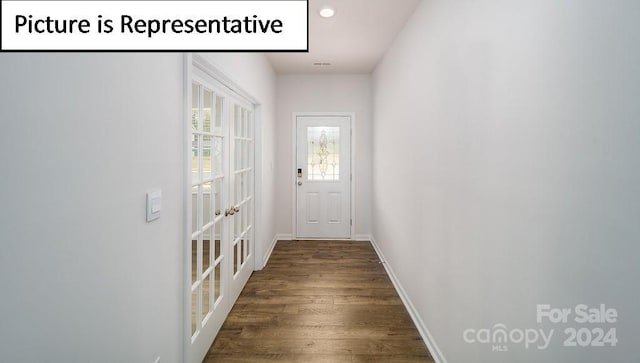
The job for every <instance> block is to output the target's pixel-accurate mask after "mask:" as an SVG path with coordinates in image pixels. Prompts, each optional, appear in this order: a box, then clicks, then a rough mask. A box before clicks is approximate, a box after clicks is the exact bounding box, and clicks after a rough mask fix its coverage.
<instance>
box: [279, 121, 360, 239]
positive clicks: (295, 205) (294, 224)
mask: <svg viewBox="0 0 640 363" xmlns="http://www.w3.org/2000/svg"><path fill="white" fill-rule="evenodd" d="M300 116H310V117H314V116H319V117H322V116H333V117H349V118H350V120H351V121H350V125H351V127H350V128H351V150H350V151H351V184H350V187H351V208H350V209H351V217H350V218H351V240H355V239H356V173H355V170H356V113H355V112H294V113H293V116H292V123H293V127H292V128H291V130H292V134H293V136H292V152H291V155H292V157H291V169H290V170H289V172H290V173H291V195H292V197H291V201H292V203H291V231H292V238H293V239H294V240H295V239H297V236H298V223H297V218H298V193H297V189H296V182H297V179H296V178H297V175H296V173H295V170H296V169H297V167H298V164H297V162H296V157H297V154H298V149H297V148H298V121H297V120H298V117H300ZM314 239H318V240H325V239H326V238H305V240H314ZM340 239H342V238H340Z"/></svg>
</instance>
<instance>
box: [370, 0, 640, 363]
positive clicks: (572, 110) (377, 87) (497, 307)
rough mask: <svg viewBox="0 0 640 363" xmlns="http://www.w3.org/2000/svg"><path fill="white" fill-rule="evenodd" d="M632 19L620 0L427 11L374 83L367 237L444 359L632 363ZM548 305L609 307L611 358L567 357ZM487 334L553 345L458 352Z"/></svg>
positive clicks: (637, 203)
mask: <svg viewBox="0 0 640 363" xmlns="http://www.w3.org/2000/svg"><path fill="white" fill-rule="evenodd" d="M638 19H640V3H639V2H637V1H634V0H619V1H614V2H608V1H598V0H587V1H579V2H576V1H557V0H543V1H527V2H523V1H517V2H513V1H506V0H505V1H498V0H496V1H489V0H486V1H470V0H468V1H435V0H425V1H423V3H422V4H421V5H420V6H419V8H418V9H417V10H416V13H415V14H414V15H413V17H412V19H411V20H410V21H409V22H408V24H407V25H406V28H405V29H404V30H403V32H402V33H401V34H400V35H399V37H398V38H397V39H396V40H395V42H394V45H393V47H392V48H391V49H390V51H389V52H388V53H387V55H386V56H385V58H384V60H383V62H382V63H381V64H380V65H379V66H378V68H377V70H376V71H375V74H374V86H373V87H374V96H373V104H374V115H375V120H374V141H373V165H374V173H373V179H374V187H373V200H374V208H373V226H374V228H373V232H374V236H375V239H376V240H377V243H378V244H379V245H380V248H381V249H382V251H383V253H384V255H385V256H386V258H387V260H388V263H389V265H390V266H391V267H392V269H393V270H394V271H395V273H396V275H397V277H398V279H399V281H400V283H401V284H402V285H403V287H404V288H405V290H406V292H407V294H408V296H409V298H410V299H411V301H412V302H413V304H414V305H415V307H416V310H417V312H418V313H419V315H420V317H421V319H422V320H423V321H424V324H425V326H426V327H427V328H428V330H429V331H430V332H431V334H432V336H433V338H434V340H435V342H436V343H437V345H438V346H439V347H440V349H441V350H442V352H443V354H444V357H445V358H446V359H447V360H448V361H449V362H543V361H544V362H564V363H566V362H614V361H615V362H630V361H634V360H636V359H637V346H636V344H635V342H636V341H637V337H638V336H639V335H640V328H639V327H640V319H639V314H638V303H637V302H638V301H639V298H640V296H639V292H638V291H639V290H638V288H637V286H638V279H639V278H640V268H639V267H638V266H639V264H638V256H639V255H640V245H639V244H638V242H639V241H640V227H639V225H640V224H639V223H638V222H639V221H640V220H639V219H638V218H639V216H640V172H639V171H638V167H639V166H640V164H639V163H638V161H639V159H638V157H639V155H640V121H639V120H640V102H638V95H639V94H640V47H638V44H639V43H638V41H639V40H640V25H638V24H639V23H638ZM398 211H402V213H401V214H399V213H398ZM545 303H546V304H551V305H553V306H555V307H575V305H576V304H580V303H585V304H589V305H593V306H598V305H599V304H601V303H603V304H607V305H608V306H610V307H613V308H616V309H617V310H618V313H619V315H620V318H619V320H618V323H617V324H615V325H614V327H616V328H617V333H618V338H619V344H618V346H617V347H616V348H592V349H587V348H563V347H562V344H563V341H564V338H565V337H566V335H565V334H564V332H563V330H564V329H565V328H566V327H576V328H580V327H582V326H580V325H578V324H575V323H574V324H569V325H562V324H561V325H556V326H553V325H549V324H543V325H538V324H537V323H536V304H545ZM497 323H503V324H506V325H507V327H508V329H513V328H544V329H552V328H554V329H555V330H556V331H555V336H554V338H553V340H552V346H551V347H550V348H548V349H547V350H544V351H539V350H537V349H535V348H529V350H525V349H523V348H521V346H519V345H517V344H511V345H509V347H508V349H509V352H505V353H498V352H496V353H492V351H491V346H490V345H478V344H476V345H471V344H467V343H465V342H464V340H463V336H462V335H463V331H464V330H465V329H468V328H476V329H478V328H492V327H493V326H494V324H497ZM589 327H591V328H592V327H593V326H589Z"/></svg>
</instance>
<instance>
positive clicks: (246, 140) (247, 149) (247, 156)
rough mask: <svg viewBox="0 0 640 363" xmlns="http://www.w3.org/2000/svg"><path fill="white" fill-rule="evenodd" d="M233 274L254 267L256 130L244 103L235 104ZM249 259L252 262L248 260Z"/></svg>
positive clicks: (251, 114) (233, 118)
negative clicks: (254, 130)
mask: <svg viewBox="0 0 640 363" xmlns="http://www.w3.org/2000/svg"><path fill="white" fill-rule="evenodd" d="M232 121H233V125H232V127H231V131H232V133H233V137H232V138H233V164H232V165H233V172H232V178H233V182H232V193H231V195H232V198H233V205H234V210H235V214H234V215H233V221H232V225H233V228H232V230H233V245H232V250H233V274H234V276H237V275H238V274H239V273H240V272H242V271H243V270H245V269H246V270H248V269H250V270H253V263H251V262H253V235H254V229H255V228H254V225H253V223H254V222H253V219H254V215H253V205H254V197H253V180H254V179H253V178H254V132H253V127H254V126H253V112H252V111H251V110H250V109H249V108H248V107H245V106H243V105H241V104H235V105H234V107H233V117H232ZM248 262H249V263H248Z"/></svg>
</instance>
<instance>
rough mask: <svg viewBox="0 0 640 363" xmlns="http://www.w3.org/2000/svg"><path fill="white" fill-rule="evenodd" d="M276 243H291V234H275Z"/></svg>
mask: <svg viewBox="0 0 640 363" xmlns="http://www.w3.org/2000/svg"><path fill="white" fill-rule="evenodd" d="M276 239H277V240H278V241H293V235H291V234H276Z"/></svg>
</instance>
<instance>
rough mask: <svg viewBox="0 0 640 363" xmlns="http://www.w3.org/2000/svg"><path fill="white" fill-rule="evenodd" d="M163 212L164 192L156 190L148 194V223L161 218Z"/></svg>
mask: <svg viewBox="0 0 640 363" xmlns="http://www.w3.org/2000/svg"><path fill="white" fill-rule="evenodd" d="M161 210H162V190H160V189H155V190H152V191H150V192H147V222H151V221H154V220H156V219H158V218H160V211H161Z"/></svg>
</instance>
